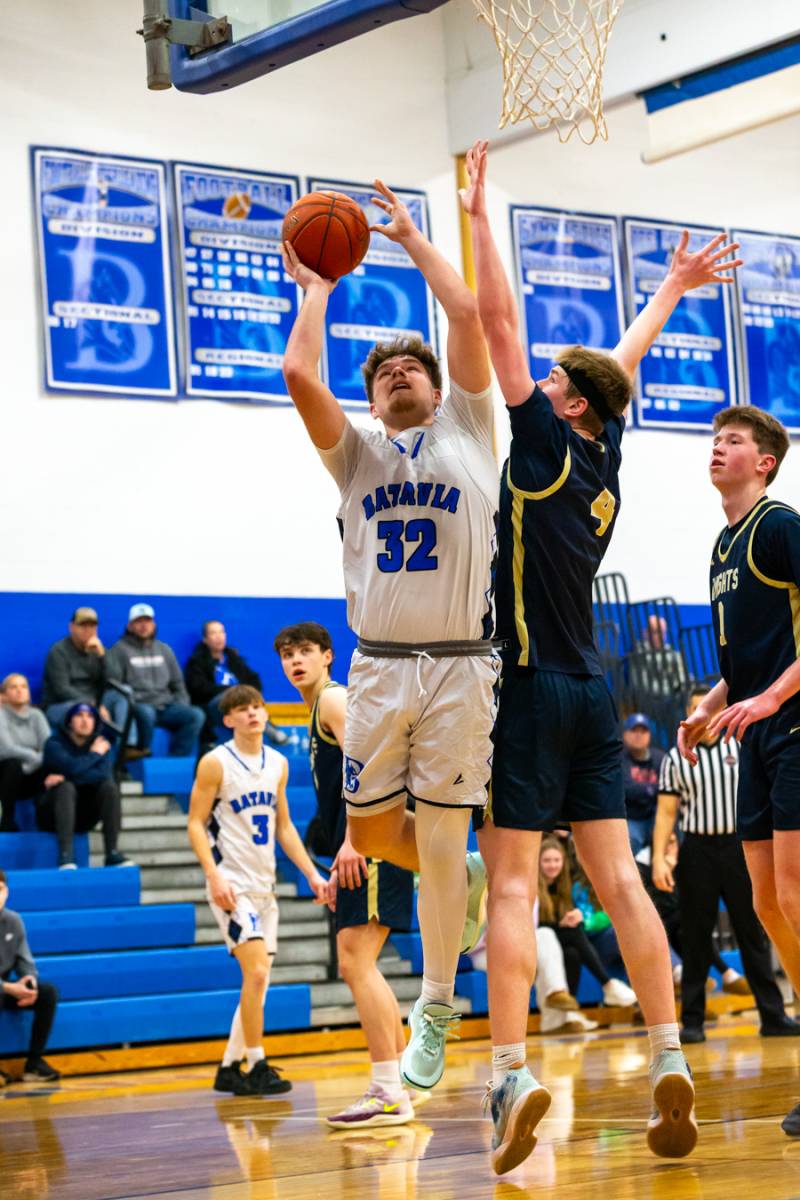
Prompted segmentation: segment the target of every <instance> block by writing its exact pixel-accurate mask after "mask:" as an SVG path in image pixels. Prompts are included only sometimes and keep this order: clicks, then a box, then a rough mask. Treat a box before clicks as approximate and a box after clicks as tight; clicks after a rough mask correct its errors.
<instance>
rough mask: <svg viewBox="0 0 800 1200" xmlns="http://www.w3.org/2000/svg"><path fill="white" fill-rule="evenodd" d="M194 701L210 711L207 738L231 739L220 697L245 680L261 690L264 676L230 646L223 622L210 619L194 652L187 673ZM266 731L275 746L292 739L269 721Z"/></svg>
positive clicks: (206, 710)
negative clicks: (228, 689) (261, 676)
mask: <svg viewBox="0 0 800 1200" xmlns="http://www.w3.org/2000/svg"><path fill="white" fill-rule="evenodd" d="M184 675H185V678H186V687H187V689H188V692H189V697H190V699H191V701H192V704H195V705H196V706H197V707H198V708H202V709H204V710H205V712H206V717H207V720H206V725H205V731H204V740H206V741H208V742H209V743H213V742H219V741H228V730H227V729H226V728H225V725H224V724H223V721H222V713H221V712H220V707H219V698H220V696H221V695H222V693H223V692H224V691H225V689H226V688H229V687H233V686H234V684H237V683H244V684H247V685H248V687H254V688H255V689H256V691H257V692H260V691H261V678H260V676H259V675H258V674H257V672H255V671H254V670H253V669H252V667H249V666H248V665H247V663H246V662H245V660H244V659H243V658H242V656H241V654H239V652H238V651H237V650H234V648H233V646H229V645H228V635H227V632H226V630H225V626H224V625H223V624H222V621H206V622H205V624H204V625H203V636H202V639H201V640H200V641H199V642H198V643H197V645H196V646H195V648H194V650H193V651H192V654H191V657H190V658H189V661H188V662H187V664H186V670H185V672H184ZM264 734H265V736H266V737H267V738H268V740H269V741H271V742H272V743H273V745H275V746H282V745H284V744H285V743H286V742H288V740H289V738H288V736H287V734H285V733H284V732H283V730H282V729H278V727H277V726H276V725H273V724H272V723H271V721H267V724H266V726H265V728H264Z"/></svg>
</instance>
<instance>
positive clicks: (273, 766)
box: [206, 739, 286, 896]
mask: <svg viewBox="0 0 800 1200" xmlns="http://www.w3.org/2000/svg"><path fill="white" fill-rule="evenodd" d="M211 755H212V756H213V757H214V758H216V759H217V761H218V762H219V763H220V765H221V767H222V783H221V784H220V788H219V795H218V796H217V798H216V800H215V801H214V807H213V808H212V810H211V815H210V816H209V818H208V822H207V824H206V832H207V833H208V840H209V843H210V844H211V853H212V855H213V858H214V862H215V863H216V864H217V866H218V868H219V870H220V871H221V872H222V874H223V875H224V876H225V878H226V879H227V880H229V882H230V883H233V884H235V885H236V887H237V889H238V890H239V891H242V892H246V893H247V894H248V895H249V896H259V895H268V894H269V893H271V892H273V891H274V890H275V816H276V809H277V800H278V784H279V783H280V781H281V776H282V774H283V771H284V766H285V763H286V759H285V758H284V757H283V755H282V754H278V752H277V750H273V749H272V747H271V746H262V747H261V750H260V751H259V753H258V754H257V755H251V754H243V753H242V751H241V750H239V748H238V747H237V746H236V743H235V742H234V741H233V739H231V741H229V742H225V744H224V745H222V746H217V748H216V749H215V750H212V751H211Z"/></svg>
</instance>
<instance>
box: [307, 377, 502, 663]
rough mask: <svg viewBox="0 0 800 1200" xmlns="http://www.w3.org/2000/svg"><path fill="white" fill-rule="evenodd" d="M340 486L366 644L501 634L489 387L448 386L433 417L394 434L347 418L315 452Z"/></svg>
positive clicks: (353, 602) (358, 627) (353, 619)
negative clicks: (330, 443) (337, 434)
mask: <svg viewBox="0 0 800 1200" xmlns="http://www.w3.org/2000/svg"><path fill="white" fill-rule="evenodd" d="M320 457H321V458H322V460H323V462H324V463H325V466H326V467H327V469H328V470H329V471H330V473H331V475H332V476H333V478H334V479H335V480H336V483H337V484H338V485H339V490H340V492H341V497H342V499H341V508H340V510H339V516H340V520H341V522H342V540H343V542H344V554H343V557H344V580H345V590H346V592H347V620H348V624H349V625H350V627H351V629H353V630H354V631H355V633H356V634H357V635H358V636H359V637H361V638H364V639H366V640H367V641H376V642H405V643H411V644H414V645H417V644H419V643H421V642H423V643H424V642H450V641H465V640H470V641H471V640H477V639H481V638H490V637H491V636H492V634H493V632H494V603H493V567H494V558H495V553H496V514H497V502H498V471H497V464H496V462H495V459H494V455H493V454H492V400H491V391H490V390H487V391H485V392H481V393H479V394H477V395H473V394H470V393H468V392H464V391H462V389H460V388H459V387H458V386H457V385H456V384H451V391H450V394H449V396H448V397H447V399H446V400H445V401H444V402H443V404H442V405H441V407H440V409H439V411H438V413H437V415H436V418H435V420H434V422H433V424H432V425H428V426H418V427H415V428H413V429H406V430H404V431H403V433H402V434H399V435H398V436H397V437H395V438H391V439H390V438H388V437H387V436H386V435H385V433H383V432H378V431H377V430H365V429H360V428H356V427H355V426H353V425H351V423H350V422H349V421H348V422H347V423H346V425H345V429H344V433H343V434H342V437H341V438H340V440H339V442H338V443H337V445H336V446H334V447H332V449H330V450H322V451H320Z"/></svg>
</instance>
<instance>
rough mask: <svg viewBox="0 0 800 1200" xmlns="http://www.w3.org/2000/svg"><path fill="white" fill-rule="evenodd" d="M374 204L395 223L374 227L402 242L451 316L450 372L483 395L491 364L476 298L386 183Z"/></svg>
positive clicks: (461, 383) (377, 185)
mask: <svg viewBox="0 0 800 1200" xmlns="http://www.w3.org/2000/svg"><path fill="white" fill-rule="evenodd" d="M375 190H376V192H378V193H379V194H378V195H377V196H373V197H372V200H373V203H374V204H377V206H378V207H379V208H382V209H383V211H384V212H385V213H388V215H389V217H390V218H391V219H390V221H389V223H388V224H386V225H372V226H371V227H370V228H371V229H373V230H375V231H377V232H378V233H382V234H383V236H384V237H387V238H389V240H390V241H392V242H398V243H399V244H400V245H401V246H403V248H404V249H405V250H406V251H407V252H408V255H409V257H410V258H411V260H412V261H413V263H414V264H415V266H417V267H418V268H419V270H420V271H421V272H422V274H423V275H424V276H425V280H426V282H427V284H428V286H429V287H430V289H431V291H432V292H433V294H434V296H435V297H436V299H437V300H438V301H439V303H440V304H441V306H442V308H443V309H444V311H445V313H446V314H447V325H448V332H447V373H448V375H449V376H450V378H451V379H452V380H453V381H454V382H455V383H457V384H458V386H459V387H460V388H463V390H464V391H465V392H483V391H485V390H486V389H487V388H488V387H489V384H490V383H491V375H490V372H489V360H488V356H487V353H486V343H485V341H484V337H483V329H482V328H481V322H480V318H479V316H478V306H477V303H476V301H475V297H474V296H473V294H472V292H471V291H470V290H469V288H468V287H467V285H466V283H465V282H464V280H463V279H462V278H461V276H460V275H459V274H458V272H457V271H455V270H454V269H453V267H451V265H450V263H449V262H448V261H447V259H446V258H444V256H443V255H441V254H440V253H439V251H438V250H437V249H436V247H435V246H434V245H433V244H432V243H431V242H429V241H428V239H427V238H426V237H425V235H424V234H423V233H421V232H420V230H419V229H417V227H416V225H415V224H414V222H413V221H412V220H411V215H410V213H409V211H408V209H407V208H406V206H405V204H403V202H402V201H401V200H399V199H398V198H397V196H395V194H394V192H392V191H390V190H389V188H388V187H387V186H386V184H385V183H382V182H381V180H380V179H376V180H375Z"/></svg>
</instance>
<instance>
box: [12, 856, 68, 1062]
mask: <svg viewBox="0 0 800 1200" xmlns="http://www.w3.org/2000/svg"><path fill="white" fill-rule="evenodd" d="M7 899H8V879H7V876H6V873H5V871H2V870H0V1011H2V1010H3V1009H5V1010H6V1011H7V1012H15V1011H16V1010H17V1009H20V1008H21V1009H26V1008H31V1009H33V1029H32V1030H31V1040H30V1043H29V1046H28V1057H27V1058H26V1060H25V1067H24V1073H23V1076H22V1078H23V1079H25V1080H28V1081H31V1082H33V1081H38V1080H47V1081H48V1082H52V1081H53V1080H55V1079H58V1078H59V1072H58V1071H57V1070H56V1069H55V1067H51V1066H50V1063H48V1062H45V1060H44V1058H43V1057H42V1056H43V1055H44V1050H45V1046H46V1045H47V1039H48V1037H49V1036H50V1030H51V1029H52V1026H53V1018H54V1017H55V1015H56V1005H57V1003H58V992H57V990H56V988H55V987H54V986H53V984H52V983H46V982H45V981H44V980H43V979H40V978H39V972H38V970H37V968H36V963H35V962H34V959H33V955H32V954H31V951H30V946H29V945H28V939H27V937H26V935H25V926H24V925H23V923H22V918H21V917H20V915H19V913H15V912H12V911H11V909H10V908H6V900H7ZM14 976H15V977H16V978H13V977H14Z"/></svg>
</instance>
